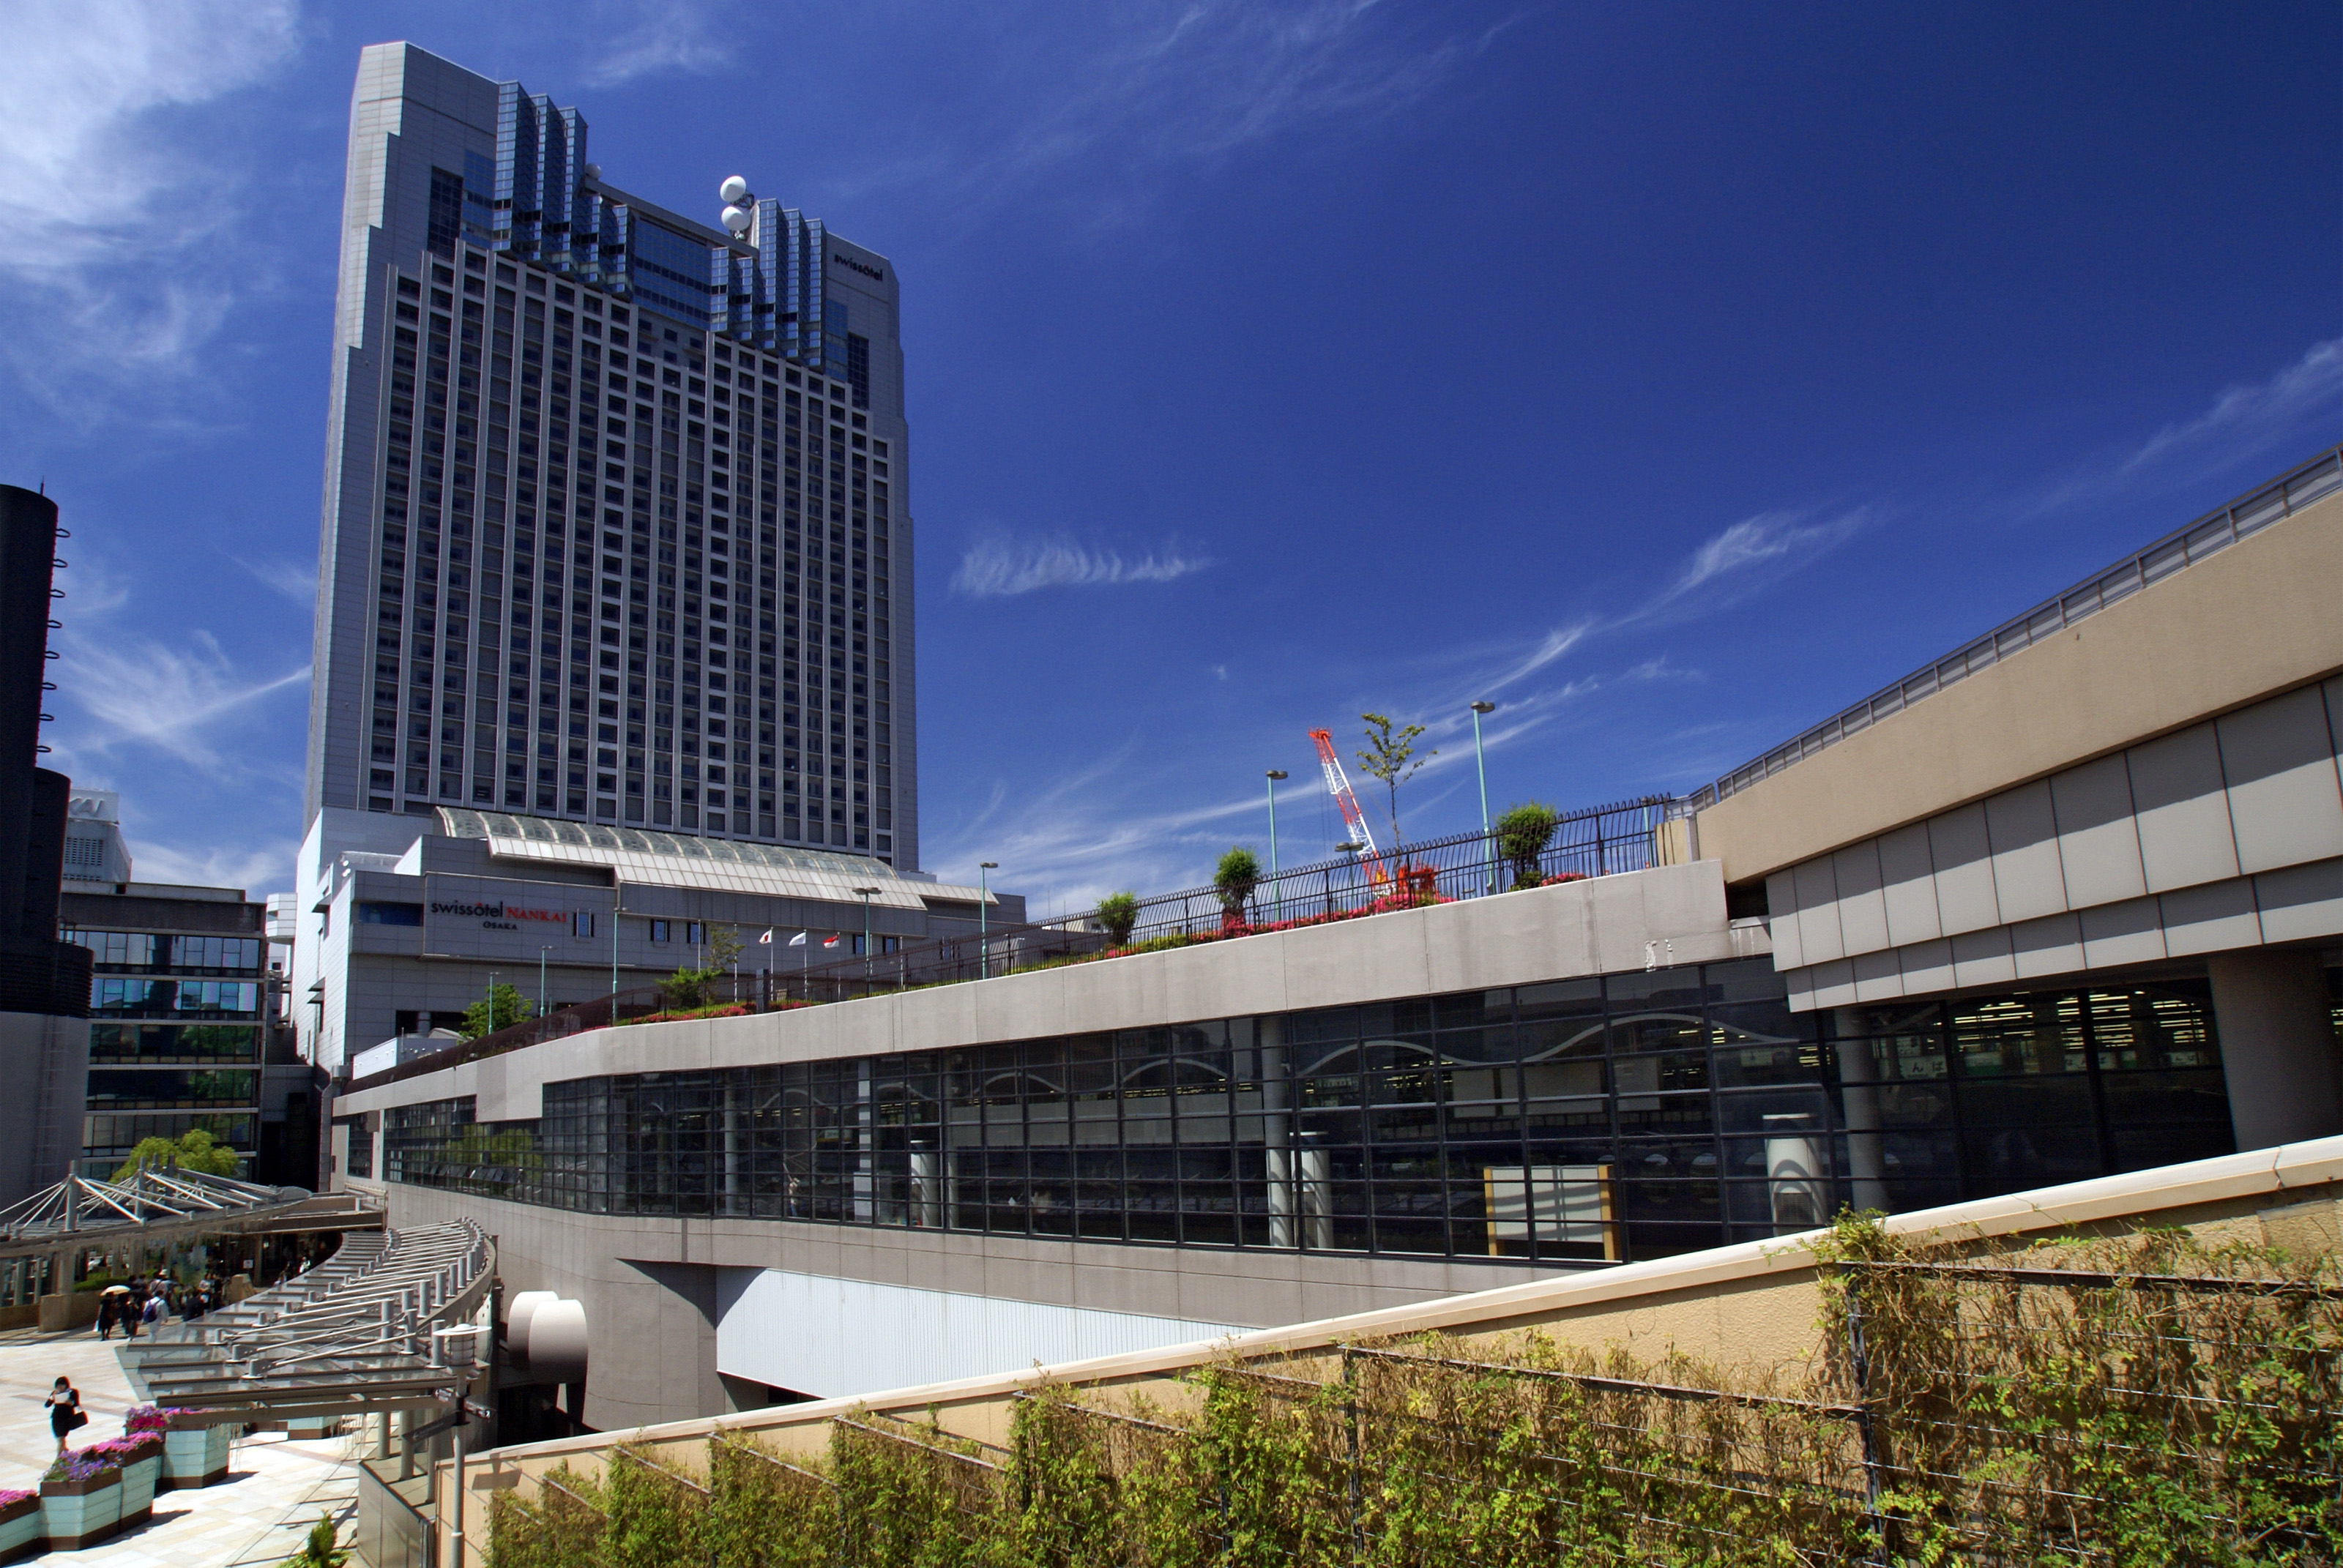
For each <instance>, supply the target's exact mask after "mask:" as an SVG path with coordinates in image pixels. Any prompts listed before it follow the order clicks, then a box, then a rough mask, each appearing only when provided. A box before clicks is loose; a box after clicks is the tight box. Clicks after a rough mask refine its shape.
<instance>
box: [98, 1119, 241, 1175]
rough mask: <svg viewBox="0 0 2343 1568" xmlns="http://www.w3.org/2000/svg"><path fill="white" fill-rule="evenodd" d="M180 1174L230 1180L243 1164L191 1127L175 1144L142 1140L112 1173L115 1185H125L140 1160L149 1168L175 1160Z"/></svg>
mask: <svg viewBox="0 0 2343 1568" xmlns="http://www.w3.org/2000/svg"><path fill="white" fill-rule="evenodd" d="M175 1159H176V1161H178V1165H179V1169H180V1170H182V1171H202V1172H204V1173H205V1174H206V1175H207V1176H233V1175H235V1174H236V1167H237V1166H238V1165H240V1164H242V1163H243V1158H242V1156H240V1155H238V1154H237V1153H236V1151H235V1150H233V1149H230V1148H228V1147H227V1146H226V1144H224V1143H221V1142H218V1141H216V1140H215V1139H214V1138H213V1137H212V1135H211V1134H210V1133H209V1132H207V1131H205V1130H204V1129H202V1128H200V1127H191V1128H189V1129H188V1130H187V1131H185V1132H183V1133H181V1134H179V1136H178V1138H177V1139H176V1140H173V1139H169V1138H142V1139H140V1140H139V1141H138V1142H137V1144H136V1146H135V1147H133V1148H132V1150H131V1151H130V1158H129V1159H127V1160H126V1161H123V1162H122V1167H121V1169H120V1170H117V1171H115V1173H114V1179H115V1180H116V1181H128V1180H130V1173H131V1172H132V1171H136V1170H137V1169H138V1162H139V1161H141V1160H144V1161H147V1162H148V1163H150V1164H155V1165H168V1164H170V1163H171V1162H172V1161H174V1160H175Z"/></svg>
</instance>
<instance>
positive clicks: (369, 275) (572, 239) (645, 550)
mask: <svg viewBox="0 0 2343 1568" xmlns="http://www.w3.org/2000/svg"><path fill="white" fill-rule="evenodd" d="M751 172H752V173H753V171H751ZM730 173H732V171H730V170H726V169H719V170H710V171H704V172H700V171H695V173H694V174H693V175H692V176H691V181H690V182H689V183H688V185H687V188H688V189H691V190H695V191H699V192H700V193H702V199H705V200H707V202H708V205H709V208H710V210H711V212H712V211H713V209H715V208H716V207H719V206H724V208H725V210H724V215H723V216H722V218H721V219H720V220H719V221H720V222H721V224H722V226H720V227H717V226H709V225H707V224H702V223H699V222H696V221H694V220H693V219H690V218H688V217H684V216H679V215H678V214H677V213H675V212H672V211H669V210H668V209H666V208H663V207H659V206H653V205H651V204H650V203H649V202H647V201H645V200H643V199H642V198H641V197H639V196H632V195H629V194H628V193H627V192H626V191H623V190H621V189H619V188H618V187H617V186H613V185H611V184H610V183H608V181H606V180H605V179H604V178H603V177H602V173H601V170H600V169H599V167H598V166H596V165H594V164H591V163H588V161H587V156H586V122H585V120H584V118H583V117H582V116H580V115H579V114H578V111H577V110H576V109H573V108H563V107H559V106H556V105H555V104H554V103H553V102H552V101H551V100H549V99H548V98H545V97H541V96H534V95H530V94H528V93H527V92H525V91H523V90H522V88H521V87H520V86H519V85H518V84H516V83H512V82H501V83H499V82H492V81H488V80H487V79H486V78H484V77H481V76H477V75H473V74H472V73H470V72H468V71H466V70H463V69H461V68H460V67H458V66H456V65H450V64H448V63H447V61H445V60H441V59H438V58H437V57H435V56H433V55H429V54H427V53H425V52H424V51H423V50H421V49H418V48H416V47H415V46H413V45H408V44H384V45H375V46H373V47H371V48H368V49H367V51H366V52H365V54H364V55H362V56H361V57H360V61H359V65H358V78H357V91H356V93H355V95H354V96H353V99H352V102H351V106H350V144H349V176H348V178H349V183H348V190H347V196H346V197H345V200H344V208H343V219H342V222H343V227H342V267H341V282H340V291H339V296H338V299H337V310H336V320H335V331H336V337H335V346H334V348H335V354H334V374H333V391H332V407H331V413H330V424H329V429H328V435H327V455H326V487H325V507H324V512H325V517H324V527H323V534H322V539H321V543H320V549H319V561H318V567H319V570H318V588H317V653H316V658H317V678H316V685H315V689H314V694H313V696H312V698H311V701H310V715H309V764H308V790H307V819H308V820H309V822H310V823H311V824H312V825H313V837H314V825H315V824H316V823H317V819H318V817H319V816H320V814H321V812H331V813H332V814H333V815H334V816H335V817H337V819H342V820H345V821H347V820H349V819H347V818H341V813H342V812H344V811H356V812H360V813H364V812H369V811H371V812H387V813H413V814H425V813H429V812H430V811H432V809H434V808H439V807H446V808H456V809H464V810H469V811H489V812H496V813H512V814H515V815H518V816H526V817H530V818H537V819H554V820H556V821H558V820H563V819H567V820H568V821H574V822H579V823H584V824H588V825H595V826H599V825H608V826H610V827H612V828H615V829H620V830H622V831H623V830H624V829H629V828H632V829H644V830H648V831H651V832H659V831H662V830H663V831H664V832H666V833H668V834H675V835H697V836H700V837H720V838H725V839H749V840H755V841H759V842H763V843H769V844H774V845H779V846H789V845H802V846H806V847H808V848H811V847H813V846H821V847H822V848H823V849H826V850H828V851H830V852H831V853H835V852H838V851H840V850H843V851H845V852H846V853H848V854H858V855H868V856H871V857H874V858H875V859H880V860H883V861H886V862H888V863H889V864H890V865H891V866H893V867H895V868H896V869H900V870H912V869H916V868H917V866H918V863H919V826H918V823H919V818H918V805H917V793H916V791H917V784H916V767H917V764H916V758H915V755H914V749H913V748H914V740H913V728H912V727H913V705H912V704H913V699H912V671H911V657H912V640H911V614H912V606H911V537H910V533H911V530H910V518H908V517H907V516H906V515H905V512H904V506H903V498H904V463H905V460H906V452H905V437H906V430H905V427H904V423H903V373H902V354H901V350H900V347H898V343H897V336H896V322H897V317H896V280H895V269H894V267H893V266H892V265H891V264H890V263H889V262H888V260H887V259H886V258H885V257H883V256H878V255H876V254H874V253H872V252H870V251H868V250H865V249H863V248H862V247H861V246H855V245H850V244H848V243H847V242H845V241H844V240H841V239H840V238H839V237H838V236H835V235H833V234H830V233H829V232H828V231H827V230H826V229H825V228H824V227H823V226H822V225H821V224H820V222H819V221H818V220H816V219H813V218H809V217H807V216H805V215H804V214H802V213H800V212H798V211H796V210H795V209H792V208H789V207H785V206H782V205H781V204H780V203H779V202H778V201H772V200H765V199H759V197H758V196H754V195H749V194H743V193H742V192H741V191H740V190H739V186H734V185H729V184H728V185H727V186H726V190H725V198H726V199H729V203H730V205H729V206H725V200H719V199H718V197H717V188H718V181H719V179H720V178H722V176H726V175H728V174H730ZM353 826H356V824H355V823H354V824H353ZM388 826H389V825H388V824H387V823H386V824H385V827H386V828H387V827H388ZM334 836H342V835H334Z"/></svg>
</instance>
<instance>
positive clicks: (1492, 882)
mask: <svg viewBox="0 0 2343 1568" xmlns="http://www.w3.org/2000/svg"><path fill="white" fill-rule="evenodd" d="M1496 711H1497V705H1496V704H1495V703H1493V702H1476V703H1474V704H1473V772H1475V773H1477V774H1479V775H1480V779H1481V857H1482V859H1484V860H1486V861H1487V862H1488V863H1489V879H1488V884H1487V886H1486V887H1484V888H1483V892H1490V893H1493V892H1495V891H1496V890H1497V846H1496V840H1495V839H1492V838H1491V837H1490V836H1489V765H1488V764H1487V763H1486V762H1485V761H1483V759H1482V756H1481V715H1483V713H1494V712H1496Z"/></svg>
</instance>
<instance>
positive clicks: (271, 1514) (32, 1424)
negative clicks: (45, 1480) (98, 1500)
mask: <svg viewBox="0 0 2343 1568" xmlns="http://www.w3.org/2000/svg"><path fill="white" fill-rule="evenodd" d="M121 1345H122V1340H121V1339H120V1337H119V1336H116V1339H115V1340H114V1341H113V1342H111V1343H108V1344H100V1343H99V1342H98V1341H97V1335H96V1332H95V1331H94V1330H89V1329H82V1330H77V1331H75V1332H70V1333H60V1334H43V1333H40V1332H36V1331H33V1330H20V1331H17V1332H13V1333H5V1334H0V1487H25V1488H27V1489H37V1488H38V1487H39V1485H40V1478H41V1472H42V1471H44V1470H45V1469H47V1468H48V1464H49V1461H50V1459H51V1458H52V1457H53V1456H54V1454H55V1451H56V1440H55V1438H54V1437H52V1436H50V1435H49V1422H48V1412H47V1411H45V1410H44V1409H43V1408H42V1407H41V1401H42V1400H44V1399H45V1398H47V1397H48V1392H49V1385H50V1383H51V1382H54V1381H55V1379H56V1377H57V1376H58V1375H59V1374H60V1373H62V1374H64V1375H65V1376H66V1377H69V1378H71V1379H73V1382H74V1386H75V1388H77V1389H79V1390H81V1395H82V1408H83V1409H84V1410H85V1411H86V1412H89V1424H88V1425H87V1426H85V1427H83V1428H82V1429H81V1430H80V1431H79V1432H75V1433H74V1435H73V1438H72V1440H71V1441H72V1442H73V1445H74V1446H75V1447H76V1448H78V1447H80V1446H82V1445H83V1444H85V1443H90V1442H100V1441H103V1440H104V1439H106V1438H109V1437H118V1436H120V1435H121V1432H122V1418H123V1414H124V1412H126V1411H127V1410H128V1409H129V1408H130V1406H131V1405H132V1404H133V1403H135V1402H136V1401H135V1400H134V1399H133V1398H132V1395H131V1392H130V1383H129V1380H128V1379H127V1378H126V1377H124V1375H123V1372H122V1363H121V1362H119V1361H118V1360H117V1359H116V1356H115V1353H114V1352H116V1350H118V1349H119V1348H120V1347H121ZM356 1447H357V1442H356V1440H355V1439H352V1438H340V1437H337V1438H327V1439H326V1440H324V1441H323V1442H288V1441H287V1439H286V1436H285V1434H284V1433H283V1432H262V1433H260V1434H258V1435H256V1436H253V1437H247V1438H240V1439H238V1440H237V1441H236V1444H235V1446H234V1448H233V1450H232V1451H231V1452H230V1455H229V1459H228V1473H227V1479H226V1481H223V1482H221V1483H218V1484H217V1485H215V1486H206V1487H199V1488H196V1489H194V1490H192V1491H186V1492H158V1493H156V1494H155V1514H154V1518H153V1520H152V1521H151V1522H150V1523H147V1524H146V1526H144V1527H143V1528H141V1529H138V1530H136V1531H132V1532H130V1533H126V1534H123V1535H117V1536H116V1537H115V1538H114V1539H113V1540H111V1541H108V1542H106V1543H104V1544H102V1545H98V1546H93V1547H90V1548H88V1549H87V1550H86V1551H82V1552H52V1553H47V1554H46V1555H45V1557H42V1558H38V1559H35V1561H40V1562H46V1563H60V1564H63V1563H70V1564H73V1565H74V1568H81V1565H82V1564H85V1563H86V1564H91V1565H94V1568H97V1565H102V1568H247V1565H248V1568H257V1565H259V1564H274V1563H282V1562H284V1561H285V1559H286V1558H287V1557H289V1556H291V1555H292V1554H293V1553H295V1552H296V1551H297V1550H298V1549H299V1548H300V1545H301V1542H302V1539H303V1538H304V1537H305V1536H306V1535H307V1533H308V1531H309V1527H310V1526H311V1525H312V1524H315V1523H317V1515H318V1514H319V1513H332V1514H333V1515H334V1516H335V1517H336V1518H337V1520H340V1521H341V1522H342V1523H343V1526H344V1539H345V1540H347V1537H348V1525H349V1519H350V1515H351V1514H352V1513H354V1512H355V1511H356V1508H357V1465H356V1463H355V1462H354V1461H355V1453H356Z"/></svg>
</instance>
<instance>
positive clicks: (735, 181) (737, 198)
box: [716, 175, 749, 206]
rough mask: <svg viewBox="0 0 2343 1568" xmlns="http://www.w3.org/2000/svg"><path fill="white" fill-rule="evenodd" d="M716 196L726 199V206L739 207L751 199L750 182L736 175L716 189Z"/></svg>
mask: <svg viewBox="0 0 2343 1568" xmlns="http://www.w3.org/2000/svg"><path fill="white" fill-rule="evenodd" d="M716 194H717V195H718V196H722V197H723V198H724V202H725V205H726V206H739V205H740V204H741V203H742V202H744V201H746V200H747V199H748V197H749V182H748V181H747V180H744V179H742V178H741V177H740V176H739V175H734V176H732V177H731V178H730V179H729V180H726V181H725V182H724V183H723V184H722V185H720V186H717V187H716Z"/></svg>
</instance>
